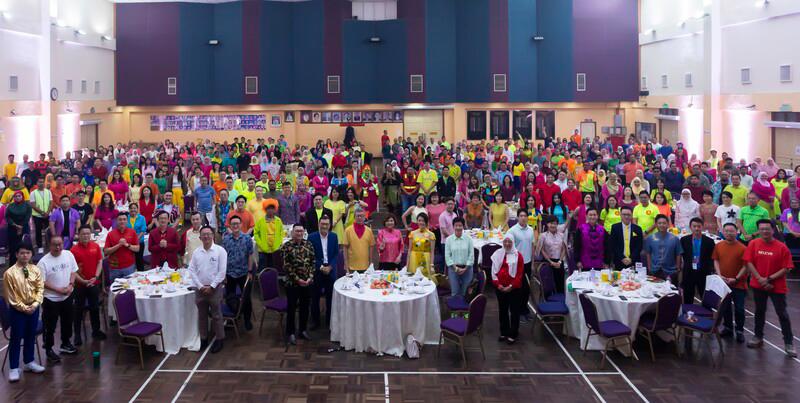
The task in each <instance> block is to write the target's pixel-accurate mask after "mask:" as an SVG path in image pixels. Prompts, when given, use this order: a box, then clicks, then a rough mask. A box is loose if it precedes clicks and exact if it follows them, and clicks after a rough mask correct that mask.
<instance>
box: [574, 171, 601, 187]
mask: <svg viewBox="0 0 800 403" xmlns="http://www.w3.org/2000/svg"><path fill="white" fill-rule="evenodd" d="M575 179H577V180H578V184H579V185H580V191H581V193H594V192H595V191H596V190H597V187H596V184H597V175H596V174H595V173H594V171H592V170H591V169H590V170H588V171H584V170H583V167H580V168H579V169H576V170H575Z"/></svg>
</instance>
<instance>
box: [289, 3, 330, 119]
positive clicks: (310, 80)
mask: <svg viewBox="0 0 800 403" xmlns="http://www.w3.org/2000/svg"><path fill="white" fill-rule="evenodd" d="M322 2H323V0H313V1H307V2H299V3H292V7H293V14H292V19H293V26H292V34H293V38H294V49H293V50H294V53H293V66H294V72H293V73H294V74H293V82H294V85H293V87H294V98H293V103H307V104H317V103H322V102H323V101H324V99H325V97H324V91H325V77H324V76H325V64H324V58H323V55H324V50H323V47H322V46H323V45H322V44H323V41H322V36H323V29H324V28H323V23H322V18H323V17H322V16H323V5H322Z"/></svg>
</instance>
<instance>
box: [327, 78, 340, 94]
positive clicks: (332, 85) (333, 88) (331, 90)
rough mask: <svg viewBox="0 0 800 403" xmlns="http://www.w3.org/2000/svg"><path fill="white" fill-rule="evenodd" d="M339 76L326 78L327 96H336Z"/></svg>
mask: <svg viewBox="0 0 800 403" xmlns="http://www.w3.org/2000/svg"><path fill="white" fill-rule="evenodd" d="M340 80H341V76H328V94H338V93H339V92H340V91H339V90H340V88H339V83H340Z"/></svg>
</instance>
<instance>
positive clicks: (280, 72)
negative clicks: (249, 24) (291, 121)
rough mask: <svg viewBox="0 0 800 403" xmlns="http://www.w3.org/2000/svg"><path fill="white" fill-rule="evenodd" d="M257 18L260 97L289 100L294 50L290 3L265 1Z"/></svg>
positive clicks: (267, 100)
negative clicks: (259, 31)
mask: <svg viewBox="0 0 800 403" xmlns="http://www.w3.org/2000/svg"><path fill="white" fill-rule="evenodd" d="M262 7H264V8H263V12H262V13H261V15H262V20H261V64H260V65H261V74H260V75H259V76H260V77H259V84H260V85H261V100H262V101H263V102H264V103H268V104H283V103H287V104H288V103H291V102H292V98H293V93H294V89H293V84H294V79H293V72H294V70H295V66H294V57H293V56H294V54H293V53H294V51H293V46H292V45H293V43H292V38H291V36H289V34H288V33H290V32H293V29H292V28H293V26H294V21H293V20H292V5H291V3H284V2H275V1H267V2H264V3H263V4H262Z"/></svg>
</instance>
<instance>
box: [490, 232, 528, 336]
mask: <svg viewBox="0 0 800 403" xmlns="http://www.w3.org/2000/svg"><path fill="white" fill-rule="evenodd" d="M514 244H515V240H514V236H513V235H511V234H508V233H507V234H505V237H504V238H503V247H502V248H500V249H498V250H496V251H495V252H494V254H492V258H491V260H492V283H494V286H495V287H496V288H497V293H496V295H497V304H498V308H499V310H500V312H499V316H500V338H499V341H505V342H507V343H508V344H514V342H516V339H517V336H518V335H519V315H520V312H519V309H520V307H521V306H522V304H521V303H520V302H519V301H520V300H521V299H522V298H523V296H522V281H523V279H522V276H523V275H524V273H525V267H524V263H523V258H522V254H520V253H519V251H517V248H516V247H514Z"/></svg>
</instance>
